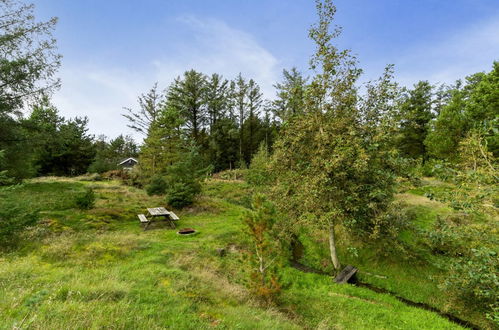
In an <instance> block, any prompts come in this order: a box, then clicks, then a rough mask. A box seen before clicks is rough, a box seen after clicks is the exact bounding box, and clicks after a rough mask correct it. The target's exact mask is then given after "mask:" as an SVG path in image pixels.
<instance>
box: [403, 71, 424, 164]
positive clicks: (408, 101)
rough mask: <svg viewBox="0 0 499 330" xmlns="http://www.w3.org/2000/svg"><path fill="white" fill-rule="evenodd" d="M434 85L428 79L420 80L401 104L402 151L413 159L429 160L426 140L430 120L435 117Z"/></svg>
mask: <svg viewBox="0 0 499 330" xmlns="http://www.w3.org/2000/svg"><path fill="white" fill-rule="evenodd" d="M432 108H433V86H432V85H430V83H429V82H428V81H420V82H418V83H417V84H415V85H414V89H412V90H409V91H408V92H407V94H406V95H405V96H404V99H403V100H402V104H401V105H400V117H401V120H400V132H399V134H400V136H399V139H398V144H399V149H400V150H401V152H402V153H403V154H404V155H406V156H408V157H411V158H413V159H419V158H421V159H422V160H423V162H424V161H426V160H427V158H428V155H427V150H426V146H425V144H424V141H425V139H426V137H427V135H428V132H429V127H430V121H431V120H432V119H433V112H432Z"/></svg>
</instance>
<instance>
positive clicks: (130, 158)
mask: <svg viewBox="0 0 499 330" xmlns="http://www.w3.org/2000/svg"><path fill="white" fill-rule="evenodd" d="M129 160H131V161H132V162H134V163H138V162H139V161H138V160H137V159H135V158H133V157H129V158H127V159H125V160H124V161H122V162H121V163H119V164H118V165H123V164H124V163H126V162H128V161H129Z"/></svg>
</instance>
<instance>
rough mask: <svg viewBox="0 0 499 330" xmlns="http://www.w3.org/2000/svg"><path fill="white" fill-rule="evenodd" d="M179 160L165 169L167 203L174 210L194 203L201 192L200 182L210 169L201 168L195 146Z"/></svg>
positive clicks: (201, 161)
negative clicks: (166, 176) (166, 175)
mask: <svg viewBox="0 0 499 330" xmlns="http://www.w3.org/2000/svg"><path fill="white" fill-rule="evenodd" d="M180 159H181V160H180V161H178V162H177V163H175V164H173V165H172V166H170V167H169V168H168V169H167V174H168V186H169V188H168V191H167V194H168V197H167V202H168V204H169V205H171V206H173V207H175V208H182V207H185V206H188V205H190V204H192V203H193V202H194V199H195V197H196V195H197V194H199V193H200V192H201V183H200V182H201V180H202V179H203V177H205V176H206V174H207V173H209V172H210V171H211V169H212V167H211V166H208V167H203V159H202V157H201V156H200V155H199V152H198V148H197V147H195V146H191V148H190V150H189V151H188V152H187V153H185V154H184V155H183V156H182V157H180Z"/></svg>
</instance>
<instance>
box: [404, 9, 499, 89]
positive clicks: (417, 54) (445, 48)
mask: <svg viewBox="0 0 499 330" xmlns="http://www.w3.org/2000/svg"><path fill="white" fill-rule="evenodd" d="M494 60H499V16H496V17H493V18H492V19H489V20H487V21H483V22H480V23H477V24H474V25H471V26H468V27H466V28H461V29H457V30H456V31H455V32H453V33H452V34H451V35H447V36H444V37H442V38H441V39H440V41H439V42H437V43H432V44H425V45H419V46H417V47H415V48H413V49H409V50H407V51H405V52H403V53H402V56H401V58H399V59H398V60H397V61H396V69H397V71H398V74H397V76H398V81H400V82H401V83H402V84H403V85H406V86H410V85H412V84H414V83H416V82H417V81H418V80H429V81H430V82H432V83H453V82H454V81H455V80H456V79H462V78H464V77H465V76H467V75H470V74H473V73H475V72H479V71H490V70H491V69H492V62H493V61H494Z"/></svg>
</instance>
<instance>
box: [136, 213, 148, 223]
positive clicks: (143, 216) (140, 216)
mask: <svg viewBox="0 0 499 330" xmlns="http://www.w3.org/2000/svg"><path fill="white" fill-rule="evenodd" d="M137 216H138V217H139V220H140V222H142V223H145V222H149V220H147V218H146V216H145V215H143V214H137Z"/></svg>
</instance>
